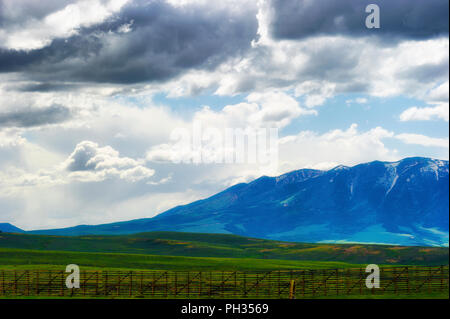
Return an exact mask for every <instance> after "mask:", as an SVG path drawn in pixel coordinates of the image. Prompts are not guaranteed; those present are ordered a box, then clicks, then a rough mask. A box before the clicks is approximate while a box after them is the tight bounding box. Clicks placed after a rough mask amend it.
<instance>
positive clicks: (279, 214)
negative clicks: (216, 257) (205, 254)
mask: <svg viewBox="0 0 450 319" xmlns="http://www.w3.org/2000/svg"><path fill="white" fill-rule="evenodd" d="M0 230H1V228H0ZM148 231H179V232H197V233H230V234H236V235H242V236H250V237H256V238H266V239H274V240H283V241H296V242H311V243H321V242H327V243H373V244H394V245H417V246H447V247H448V242H449V166H448V161H443V160H435V159H430V158H421V157H413V158H406V159H403V160H400V161H398V162H380V161H374V162H370V163H365V164H360V165H356V166H353V167H347V166H338V167H335V168H333V169H331V170H328V171H323V170H314V169H300V170H297V171H293V172H290V173H287V174H284V175H281V176H278V177H267V176H263V177H260V178H258V179H256V180H254V181H253V182H250V183H242V184H237V185H235V186H232V187H230V188H228V189H226V190H224V191H222V192H220V193H218V194H216V195H214V196H211V197H209V198H206V199H203V200H199V201H196V202H193V203H191V204H188V205H182V206H177V207H175V208H172V209H170V210H168V211H166V212H164V213H161V214H159V215H157V216H155V217H153V218H144V219H137V220H131V221H126V222H117V223H111V224H103V225H80V226H76V227H70V228H63V229H50V230H37V231H31V232H30V233H36V234H47V235H86V234H101V235H106V234H132V233H139V232H148Z"/></svg>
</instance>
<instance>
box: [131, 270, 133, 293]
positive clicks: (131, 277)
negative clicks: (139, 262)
mask: <svg viewBox="0 0 450 319" xmlns="http://www.w3.org/2000/svg"><path fill="white" fill-rule="evenodd" d="M132 295H133V271H130V296H132Z"/></svg>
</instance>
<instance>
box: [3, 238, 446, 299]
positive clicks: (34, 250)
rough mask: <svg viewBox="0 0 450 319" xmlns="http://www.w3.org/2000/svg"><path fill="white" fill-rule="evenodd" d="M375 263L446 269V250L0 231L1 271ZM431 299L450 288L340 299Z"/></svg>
mask: <svg viewBox="0 0 450 319" xmlns="http://www.w3.org/2000/svg"><path fill="white" fill-rule="evenodd" d="M372 263H375V264H378V265H380V266H381V267H392V266H400V265H427V266H434V265H448V248H435V247H400V246H383V245H362V244H345V245H338V244H306V243H289V242H280V241H271V240H263V239H255V238H246V237H240V236H234V235H220V234H192V233H176V232H154V233H143V234H134V235H126V236H78V237H65V236H46V235H29V234H10V233H0V270H3V271H10V270H17V271H22V272H23V271H25V270H30V271H36V270H42V271H49V270H52V271H64V270H65V267H66V265H68V264H77V265H79V266H80V268H81V270H82V271H107V272H115V271H130V270H133V271H143V270H150V271H159V270H161V271H193V272H195V271H197V272H203V271H225V272H230V271H250V272H252V271H274V270H281V271H283V270H300V269H350V268H363V267H365V266H366V265H367V264H372ZM321 271H322V270H321ZM39 297H41V296H39ZM430 297H431V298H448V291H444V292H438V293H436V292H433V293H428V294H427V293H423V292H421V293H417V294H408V295H406V294H396V295H392V296H391V295H389V294H388V295H384V296H379V295H373V296H371V295H364V296H358V295H352V296H339V298H430ZM0 298H27V297H26V296H15V297H14V296H2V297H0ZM317 298H318V297H317ZM321 298H323V297H321Z"/></svg>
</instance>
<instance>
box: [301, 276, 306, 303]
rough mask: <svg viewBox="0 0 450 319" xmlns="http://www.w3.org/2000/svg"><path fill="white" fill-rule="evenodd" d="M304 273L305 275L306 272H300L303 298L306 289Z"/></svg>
mask: <svg viewBox="0 0 450 319" xmlns="http://www.w3.org/2000/svg"><path fill="white" fill-rule="evenodd" d="M305 273H306V270H303V272H302V296H303V297H305V289H306V287H305V284H306V282H305Z"/></svg>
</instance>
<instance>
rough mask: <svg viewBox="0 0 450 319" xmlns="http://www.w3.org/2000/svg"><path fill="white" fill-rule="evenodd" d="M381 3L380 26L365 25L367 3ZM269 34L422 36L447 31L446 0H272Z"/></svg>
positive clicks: (278, 35)
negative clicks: (372, 27) (368, 27)
mask: <svg viewBox="0 0 450 319" xmlns="http://www.w3.org/2000/svg"><path fill="white" fill-rule="evenodd" d="M371 3H374V4H377V5H378V6H379V7H380V22H381V28H380V29H367V28H366V27H365V19H366V17H367V15H368V13H366V12H365V8H366V6H367V5H368V4H371ZM271 4H272V7H273V14H274V16H273V21H272V30H271V31H272V34H273V36H274V37H275V38H283V39H301V38H306V37H310V36H317V35H336V34H343V35H350V36H370V35H374V34H377V35H382V36H387V37H393V38H411V39H425V38H431V37H435V36H439V35H448V30H449V22H448V10H449V1H448V0H426V1H423V0H372V1H368V0H339V1H337V0H272V1H271Z"/></svg>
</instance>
